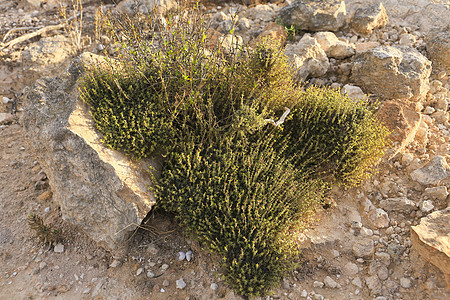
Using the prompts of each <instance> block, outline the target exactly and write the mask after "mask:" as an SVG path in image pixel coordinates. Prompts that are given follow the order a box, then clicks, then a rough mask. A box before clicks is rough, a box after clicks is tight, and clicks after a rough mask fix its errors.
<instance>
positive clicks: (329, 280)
mask: <svg viewBox="0 0 450 300" xmlns="http://www.w3.org/2000/svg"><path fill="white" fill-rule="evenodd" d="M323 283H324V284H325V286H326V287H329V288H331V289H334V288H337V286H338V283H337V282H336V281H334V280H333V278H331V277H330V276H327V277H325V279H324V280H323Z"/></svg>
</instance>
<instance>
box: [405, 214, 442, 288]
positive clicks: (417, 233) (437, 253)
mask: <svg viewBox="0 0 450 300" xmlns="http://www.w3.org/2000/svg"><path fill="white" fill-rule="evenodd" d="M411 229H412V230H411V241H412V243H413V247H414V248H415V249H416V250H417V251H418V252H419V254H420V255H421V256H422V257H423V258H424V259H426V260H428V261H429V262H430V263H432V264H433V265H435V266H436V267H438V268H439V269H440V270H441V271H442V272H443V273H444V274H445V277H446V281H447V283H450V207H448V208H446V209H444V210H441V211H436V212H434V213H432V214H429V215H428V216H426V217H424V218H422V219H421V220H420V224H419V225H417V226H412V227H411Z"/></svg>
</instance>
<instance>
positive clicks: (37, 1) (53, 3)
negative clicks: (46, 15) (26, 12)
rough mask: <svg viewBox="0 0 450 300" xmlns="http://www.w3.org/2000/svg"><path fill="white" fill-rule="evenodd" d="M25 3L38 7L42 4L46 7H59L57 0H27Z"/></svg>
mask: <svg viewBox="0 0 450 300" xmlns="http://www.w3.org/2000/svg"><path fill="white" fill-rule="evenodd" d="M27 3H28V4H30V5H32V6H34V7H35V8H40V7H41V6H44V5H45V8H46V9H52V8H58V7H59V0H27Z"/></svg>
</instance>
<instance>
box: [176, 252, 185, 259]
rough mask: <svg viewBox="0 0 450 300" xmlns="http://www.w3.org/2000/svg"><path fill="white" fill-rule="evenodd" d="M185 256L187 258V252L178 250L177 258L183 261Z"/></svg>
mask: <svg viewBox="0 0 450 300" xmlns="http://www.w3.org/2000/svg"><path fill="white" fill-rule="evenodd" d="M185 258H186V253H184V252H183V251H180V252H178V255H177V260H179V261H182V260H184V259H185Z"/></svg>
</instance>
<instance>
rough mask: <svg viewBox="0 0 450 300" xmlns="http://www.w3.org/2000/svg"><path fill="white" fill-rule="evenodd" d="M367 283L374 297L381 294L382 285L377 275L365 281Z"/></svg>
mask: <svg viewBox="0 0 450 300" xmlns="http://www.w3.org/2000/svg"><path fill="white" fill-rule="evenodd" d="M365 281H366V285H367V287H368V288H369V290H370V292H371V293H372V294H373V295H377V294H380V293H381V288H382V285H381V281H380V279H379V278H378V276H377V275H372V276H369V277H367V278H366V279H365Z"/></svg>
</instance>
